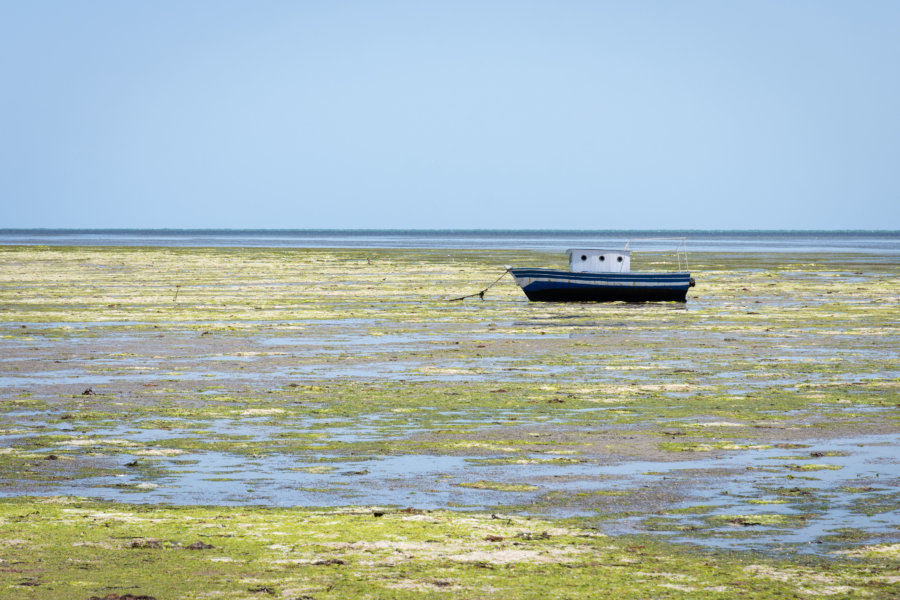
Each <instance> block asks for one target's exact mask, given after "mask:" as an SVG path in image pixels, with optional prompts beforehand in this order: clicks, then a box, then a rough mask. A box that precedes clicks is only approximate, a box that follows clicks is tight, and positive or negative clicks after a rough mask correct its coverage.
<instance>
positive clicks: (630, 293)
mask: <svg viewBox="0 0 900 600" xmlns="http://www.w3.org/2000/svg"><path fill="white" fill-rule="evenodd" d="M510 273H512V275H513V277H515V279H516V283H517V284H518V285H519V287H521V288H522V291H523V292H525V295H526V296H528V299H529V300H533V301H536V302H686V301H687V291H688V288H690V287H691V285H693V281H692V280H691V274H690V273H575V272H571V271H557V270H555V269H510Z"/></svg>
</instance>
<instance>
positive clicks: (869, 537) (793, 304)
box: [0, 246, 900, 600]
mask: <svg viewBox="0 0 900 600" xmlns="http://www.w3.org/2000/svg"><path fill="white" fill-rule="evenodd" d="M643 259H644V262H643V263H642V264H637V263H636V264H635V265H634V268H635V269H662V268H664V262H665V257H663V256H655V255H648V256H645V257H643ZM690 259H691V271H692V274H693V276H694V277H695V279H696V280H697V287H695V288H693V289H692V290H691V291H690V292H689V294H688V302H687V303H686V304H677V303H659V304H646V305H632V304H624V303H610V304H605V303H597V304H545V303H529V302H528V301H527V299H526V298H525V296H524V294H522V292H521V290H519V288H518V287H516V286H515V284H514V283H513V282H512V279H511V278H510V277H509V276H507V277H504V278H502V279H501V280H500V282H498V283H497V284H496V285H495V286H493V287H491V289H490V290H489V291H488V292H487V294H486V295H485V299H484V300H480V299H478V298H477V297H476V298H470V299H466V300H463V301H455V302H454V301H450V299H452V298H458V297H460V296H463V295H467V294H472V293H475V292H478V291H479V290H481V289H483V288H484V287H485V286H486V285H488V284H489V283H491V282H492V281H494V280H496V279H497V278H498V277H500V276H501V275H502V273H503V271H504V267H503V265H507V264H514V265H517V266H519V265H521V266H556V267H560V268H564V266H565V265H564V255H561V254H546V253H541V252H513V251H505V250H490V251H476V250H446V249H443V250H385V249H379V250H368V249H353V250H335V249H287V248H282V249H265V248H140V247H129V248H124V247H103V248H87V247H70V248H63V247H55V248H51V247H37V246H27V247H26V246H22V247H13V246H10V247H3V248H0V307H2V311H0V349H2V354H0V442H2V443H0V548H2V550H0V573H3V576H2V577H0V596H2V597H4V598H6V597H9V598H85V600H87V599H88V598H91V597H98V598H104V597H109V596H112V597H113V598H115V597H126V595H127V594H131V595H132V596H135V597H140V596H141V595H143V596H151V597H154V598H157V599H159V600H161V599H163V598H167V599H168V598H199V597H210V596H215V597H223V598H260V597H277V598H316V599H321V598H346V597H372V598H412V597H431V596H438V597H446V598H454V597H458V598H494V597H497V598H500V597H503V598H544V597H553V595H554V594H556V596H557V597H566V598H579V597H584V598H590V597H598V596H600V597H602V596H603V595H612V594H615V595H617V596H621V597H635V598H645V597H676V598H677V597H690V598H734V597H738V596H743V597H754V598H766V597H772V598H777V597H785V596H788V597H791V596H795V595H796V596H799V597H809V598H814V597H826V596H827V597H831V598H842V597H847V598H850V597H854V598H855V597H871V598H889V597H897V596H898V595H900V576H898V575H897V573H898V568H900V511H898V508H900V468H898V462H900V457H898V446H900V442H898V436H897V434H898V431H900V367H898V365H900V362H898V353H900V343H898V341H900V340H898V323H900V264H898V262H897V260H896V257H890V256H888V257H886V256H884V255H865V254H850V253H846V254H844V253H842V254H837V253H835V254H825V255H814V254H803V253H796V254H789V253H763V254H758V253H731V254H729V253H724V254H705V253H700V254H696V253H695V254H692V255H691V256H690Z"/></svg>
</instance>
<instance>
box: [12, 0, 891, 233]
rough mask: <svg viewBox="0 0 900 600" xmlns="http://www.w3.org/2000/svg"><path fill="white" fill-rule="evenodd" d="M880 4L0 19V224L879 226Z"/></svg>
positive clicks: (140, 8) (222, 0)
mask: <svg viewBox="0 0 900 600" xmlns="http://www.w3.org/2000/svg"><path fill="white" fill-rule="evenodd" d="M898 65H900V2H897V1H895V0H867V1H865V2H847V1H845V0H834V1H832V0H816V1H802V0H774V1H768V0H752V1H749V0H748V1H744V2H741V1H734V2H722V1H721V0H709V1H692V0H682V1H671V0H662V1H653V0H621V1H617V2H606V1H602V0H591V1H576V0H568V1H566V0H560V1H552V2H551V1H549V0H545V1H541V2H532V1H528V0H511V1H502V0H478V1H474V0H472V1H470V0H454V1H451V0H446V1H442V0H433V1H422V0H411V1H408V2H402V1H396V2H395V1H376V0H368V1H362V0H360V1H356V2H347V1H339V0H337V1H315V0H306V1H304V0H291V1H284V2H282V1H276V0H256V1H252V2H251V1H249V0H248V1H243V2H235V1H230V0H208V1H207V0H154V1H152V2H149V1H148V2H139V1H128V2H123V1H121V0H108V1H107V0H79V1H77V2H76V1H72V0H60V1H56V0H28V1H26V0H0V82H2V83H0V85H2V94H0V228H43V227H46V228H283V229H315V228H338V229H341V228H354V229H355V228H372V229H377V228H392V229H393V228H399V229H406V228H411V229H900V67H898Z"/></svg>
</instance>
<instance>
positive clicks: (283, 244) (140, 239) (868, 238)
mask: <svg viewBox="0 0 900 600" xmlns="http://www.w3.org/2000/svg"><path fill="white" fill-rule="evenodd" d="M646 238H674V239H676V240H677V239H678V238H686V240H687V242H686V247H687V249H688V250H689V251H698V252H820V253H821V252H827V253H833V252H857V253H868V254H880V255H900V231H638V230H635V231H624V230H606V231H604V230H597V231H581V230H579V231H575V230H572V231H565V230H544V231H542V230H400V229H397V230H392V229H384V230H371V229H365V230H350V229H346V230H344V229H0V245H6V246H9V245H29V246H38V245H40V246H157V247H236V248H249V247H254V248H433V249H441V248H446V249H520V250H544V251H560V252H562V251H565V250H566V249H568V248H575V247H582V248H622V247H623V246H624V245H625V243H626V242H627V241H628V240H639V239H644V240H646ZM676 244H677V241H671V240H669V239H667V240H663V241H655V242H650V241H642V242H641V245H640V248H641V249H647V250H654V249H660V250H663V249H668V248H674V247H675V245H676Z"/></svg>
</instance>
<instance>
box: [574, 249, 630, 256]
mask: <svg viewBox="0 0 900 600" xmlns="http://www.w3.org/2000/svg"><path fill="white" fill-rule="evenodd" d="M573 252H590V253H594V252H609V253H611V254H622V255H624V256H631V250H609V249H605V248H570V249H569V250H566V254H567V255H569V256H572V253H573Z"/></svg>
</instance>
